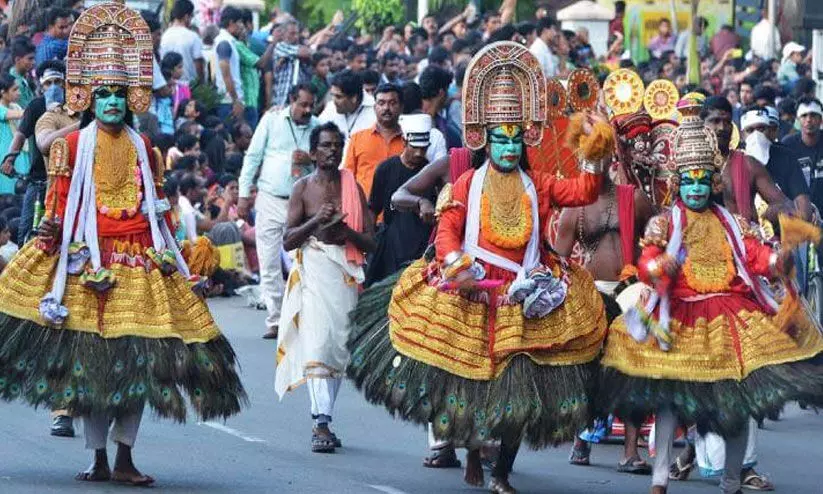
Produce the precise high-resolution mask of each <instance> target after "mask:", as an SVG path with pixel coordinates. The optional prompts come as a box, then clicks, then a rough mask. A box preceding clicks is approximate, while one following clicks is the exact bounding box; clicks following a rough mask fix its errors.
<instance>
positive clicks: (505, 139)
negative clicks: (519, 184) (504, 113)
mask: <svg viewBox="0 0 823 494" xmlns="http://www.w3.org/2000/svg"><path fill="white" fill-rule="evenodd" d="M489 147H490V154H491V160H492V164H493V165H494V166H495V168H497V169H498V170H500V171H504V172H508V171H512V170H514V169H516V168H517V166H518V165H519V164H520V156H521V155H522V154H523V131H522V130H521V129H520V127H519V126H518V125H500V126H498V127H495V128H493V129H491V130H490V131H489Z"/></svg>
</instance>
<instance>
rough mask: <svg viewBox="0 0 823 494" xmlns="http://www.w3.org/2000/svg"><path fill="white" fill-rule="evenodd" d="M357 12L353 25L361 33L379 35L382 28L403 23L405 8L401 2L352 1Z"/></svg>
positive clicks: (396, 0) (390, 0) (386, 0)
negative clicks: (355, 21)
mask: <svg viewBox="0 0 823 494" xmlns="http://www.w3.org/2000/svg"><path fill="white" fill-rule="evenodd" d="M352 9H353V10H354V11H355V12H357V15H358V18H357V23H356V24H355V25H356V26H357V27H358V28H359V29H360V30H361V31H364V32H368V33H381V32H383V28H385V27H387V26H391V25H396V24H400V23H401V22H403V17H404V15H405V8H404V7H403V2H402V1H401V0H352Z"/></svg>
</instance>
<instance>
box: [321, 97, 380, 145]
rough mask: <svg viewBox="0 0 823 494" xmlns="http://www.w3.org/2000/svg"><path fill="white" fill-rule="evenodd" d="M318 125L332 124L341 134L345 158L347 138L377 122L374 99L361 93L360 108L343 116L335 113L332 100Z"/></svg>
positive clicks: (335, 109)
mask: <svg viewBox="0 0 823 494" xmlns="http://www.w3.org/2000/svg"><path fill="white" fill-rule="evenodd" d="M318 121H319V122H320V124H324V123H326V122H334V124H335V125H337V128H339V129H340V131H341V132H343V138H344V139H345V140H346V142H345V145H344V146H343V156H346V149H348V146H349V137H351V135H352V134H354V133H355V132H358V131H361V130H363V129H368V128H369V127H371V126H372V125H374V124H375V123H376V122H377V115H375V113H374V97H373V96H372V95H370V94H368V93H366V92H365V91H363V102H362V103H360V107H359V108H358V109H357V110H354V113H350V114H348V115H344V114H342V113H337V106H336V105H335V104H334V100H329V102H328V103H326V107H325V108H323V112H322V113H320V116H319V117H318Z"/></svg>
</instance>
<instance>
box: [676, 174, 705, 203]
mask: <svg viewBox="0 0 823 494" xmlns="http://www.w3.org/2000/svg"><path fill="white" fill-rule="evenodd" d="M711 194H712V173H711V172H707V171H703V170H695V171H689V172H686V173H682V174H680V198H681V199H682V200H683V203H684V204H686V207H687V208H689V209H691V210H694V211H700V210H703V209H705V208H706V206H707V205H708V203H709V198H710V197H711Z"/></svg>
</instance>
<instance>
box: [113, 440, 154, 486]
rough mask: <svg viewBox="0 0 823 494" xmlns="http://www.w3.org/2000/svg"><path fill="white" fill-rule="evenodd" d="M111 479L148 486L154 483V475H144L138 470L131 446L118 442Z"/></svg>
mask: <svg viewBox="0 0 823 494" xmlns="http://www.w3.org/2000/svg"><path fill="white" fill-rule="evenodd" d="M111 480H112V482H121V483H124V484H131V485H133V486H147V485H151V484H153V483H154V479H153V478H152V477H150V476H148V475H143V474H142V473H140V471H139V470H137V467H135V466H134V461H133V460H132V458H131V448H130V447H129V446H126V445H125V444H122V443H117V457H116V458H115V459H114V470H113V471H112V473H111Z"/></svg>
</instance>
